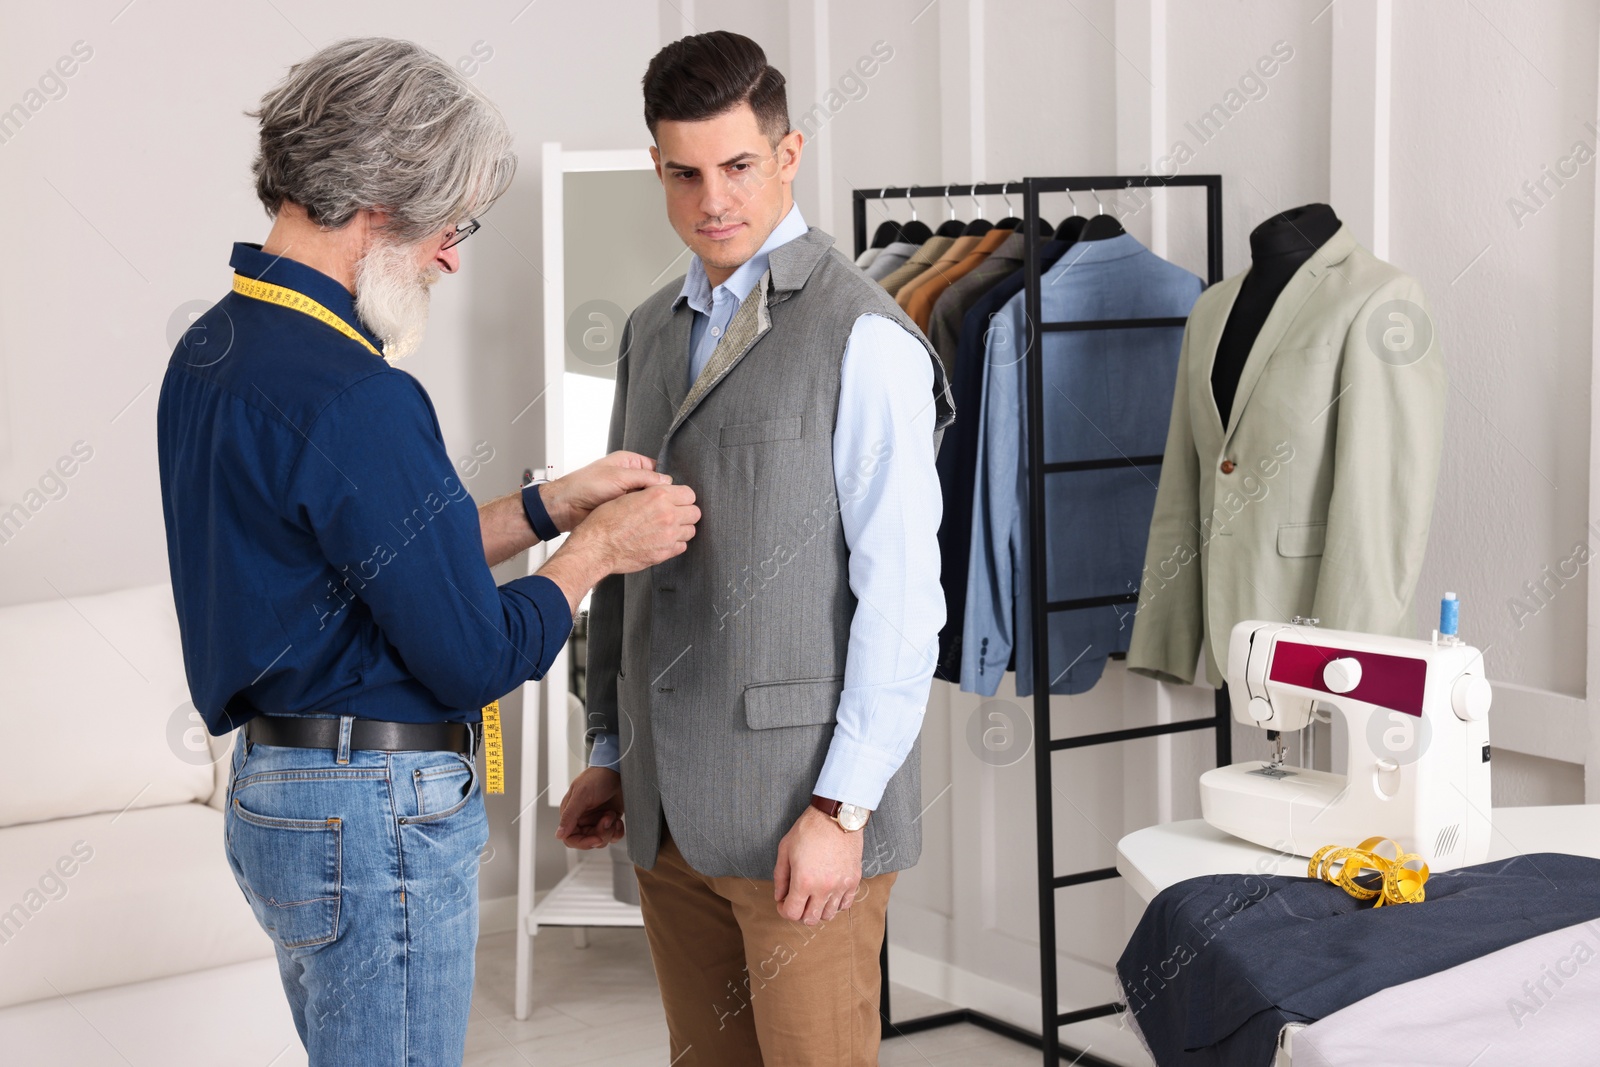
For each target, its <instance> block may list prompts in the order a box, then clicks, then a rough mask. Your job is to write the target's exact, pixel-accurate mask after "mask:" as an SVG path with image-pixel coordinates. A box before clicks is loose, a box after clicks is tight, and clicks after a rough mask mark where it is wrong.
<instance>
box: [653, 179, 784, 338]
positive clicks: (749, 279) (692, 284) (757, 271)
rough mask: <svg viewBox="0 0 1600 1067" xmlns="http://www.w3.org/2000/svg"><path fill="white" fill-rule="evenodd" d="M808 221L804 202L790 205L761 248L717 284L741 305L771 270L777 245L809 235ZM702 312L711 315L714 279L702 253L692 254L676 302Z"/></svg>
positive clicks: (675, 304)
mask: <svg viewBox="0 0 1600 1067" xmlns="http://www.w3.org/2000/svg"><path fill="white" fill-rule="evenodd" d="M806 231H807V226H806V220H805V218H804V217H802V216H801V214H800V205H799V204H795V205H794V206H792V207H791V208H789V213H788V214H787V215H785V216H784V217H783V221H782V222H780V223H778V225H777V226H776V227H775V228H774V229H773V231H772V232H771V233H769V234H768V235H767V239H766V240H765V241H764V242H762V244H761V247H760V248H758V249H756V254H755V255H753V256H751V257H750V258H749V259H747V260H745V261H744V262H743V263H741V264H739V266H738V268H737V269H735V270H734V272H733V273H732V274H730V275H728V280H727V281H725V282H723V283H722V284H721V285H719V286H717V288H718V289H726V290H727V291H728V292H729V293H730V294H732V296H733V297H734V299H735V300H737V301H739V302H740V303H741V304H742V303H744V298H745V297H747V296H749V295H750V290H751V289H754V288H755V286H756V282H758V281H760V280H761V276H762V275H763V274H765V273H766V272H767V258H768V257H769V256H771V255H772V251H773V249H775V248H781V247H782V246H783V245H786V244H788V243H789V242H790V241H793V240H794V239H795V238H797V237H804V236H805V235H806ZM686 300H687V301H688V302H689V306H690V307H691V308H693V309H694V310H696V311H698V312H700V314H702V315H709V314H711V279H710V278H708V277H706V268H705V264H703V263H701V262H700V257H699V256H691V257H689V272H688V273H687V274H685V275H684V277H683V289H682V291H680V292H679V293H678V299H677V300H674V301H673V302H672V306H673V307H674V308H676V307H677V306H678V305H679V304H681V303H683V302H684V301H686Z"/></svg>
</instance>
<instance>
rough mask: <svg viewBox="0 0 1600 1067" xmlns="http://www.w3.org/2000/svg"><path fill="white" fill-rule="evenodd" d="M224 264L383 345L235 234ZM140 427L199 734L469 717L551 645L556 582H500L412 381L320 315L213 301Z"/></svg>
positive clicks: (559, 629)
mask: <svg viewBox="0 0 1600 1067" xmlns="http://www.w3.org/2000/svg"><path fill="white" fill-rule="evenodd" d="M230 263H231V265H232V266H233V268H234V270H235V271H237V272H238V273H239V274H241V275H243V276H245V277H248V278H258V279H261V280H263V281H267V282H272V283H275V284H277V285H281V286H284V287H285V288H288V289H292V290H294V291H296V292H298V293H301V294H304V295H305V296H308V297H310V298H312V299H313V300H315V301H317V302H318V303H320V304H322V305H323V306H324V307H326V308H327V309H328V310H329V311H332V312H333V313H334V314H335V315H337V316H338V317H339V318H341V319H343V320H344V321H345V322H346V323H348V324H349V325H350V326H352V327H353V328H355V329H356V330H357V331H359V332H360V333H361V334H362V336H364V337H366V338H367V339H368V340H369V341H371V342H372V344H373V346H374V347H375V348H379V349H381V348H382V345H381V343H380V342H379V340H378V338H377V337H375V336H373V335H372V334H371V332H370V331H368V330H367V329H366V327H365V326H363V325H362V323H361V322H360V320H359V319H358V318H357V317H356V313H355V304H354V298H353V297H352V296H351V294H350V292H349V291H348V290H346V289H345V287H344V286H343V285H341V284H340V283H339V282H337V281H335V280H334V279H332V278H330V277H328V276H327V275H325V274H323V273H321V272H320V271H316V270H313V269H311V268H310V267H307V266H305V265H304V264H301V263H296V262H294V261H292V260H289V259H285V258H282V257H274V256H269V255H267V254H266V253H264V252H262V251H261V249H260V246H259V245H249V244H236V245H234V248H233V258H232V260H231V261H230ZM156 425H157V442H158V447H159V452H160V469H161V497H162V508H163V511H164V513H165V517H166V526H167V556H168V559H169V561H170V563H171V569H172V585H173V596H174V599H175V600H176V602H177V608H178V624H179V628H180V630H181V632H182V636H183V652H184V666H185V669H186V671H187V674H188V679H189V690H190V693H191V694H192V696H193V698H194V703H195V707H196V708H197V709H198V710H199V712H200V714H201V715H202V716H203V717H204V719H205V721H206V725H207V727H208V728H209V729H210V730H211V732H212V733H214V734H222V733H225V732H227V731H228V730H231V729H233V728H235V727H237V726H239V725H240V724H241V723H243V722H245V721H247V720H248V719H251V718H253V717H254V716H255V715H257V714H260V713H267V714H273V715H310V714H316V715H355V716H358V717H361V718H369V719H385V720H389V721H394V722H438V721H441V720H452V721H456V722H476V721H478V720H479V719H480V717H481V709H482V708H483V706H484V705H485V704H487V703H489V702H490V701H491V700H494V699H496V698H498V697H500V696H503V695H504V694H506V693H508V692H510V691H511V690H512V689H514V688H516V686H517V685H519V684H520V683H522V682H524V681H526V680H528V679H530V678H538V677H541V676H542V675H543V674H544V673H545V671H547V670H548V669H549V667H550V664H551V661H552V660H553V659H554V658H555V656H556V654H557V653H558V652H559V651H560V649H561V647H562V645H563V644H564V643H565V641H566V639H567V635H568V633H569V632H570V631H571V628H572V614H571V610H570V609H569V607H568V605H567V600H566V597H565V595H564V594H563V593H562V592H561V589H560V588H559V587H558V586H557V585H556V584H555V583H554V582H552V581H550V580H549V579H548V578H542V577H539V576H536V575H534V576H528V577H524V578H518V579H516V580H514V581H511V582H508V583H506V584H505V585H504V586H500V587H498V588H497V587H496V586H495V582H494V578H493V576H492V575H491V574H490V572H489V566H488V564H487V562H485V560H484V555H483V536H482V533H481V530H480V527H479V525H478V510H477V505H476V504H475V503H474V501H473V499H472V495H471V494H470V493H468V492H467V489H466V486H465V485H463V484H462V483H461V480H460V479H459V478H458V477H457V475H456V472H455V469H454V467H453V466H452V465H451V462H450V457H449V455H448V454H447V453H446V452H445V447H444V439H443V437H442V435H441V434H440V432H439V420H438V418H437V417H436V416H435V414H434V410H433V404H432V402H431V401H430V400H429V399H428V394H427V393H426V392H425V391H424V390H423V388H422V386H421V384H420V383H418V382H417V380H416V379H415V378H413V377H412V376H411V375H409V374H407V373H406V372H405V371H402V370H399V369H397V368H394V367H391V366H389V365H388V364H387V363H386V362H384V360H383V359H382V358H381V357H379V356H375V355H373V354H372V352H371V351H369V350H368V349H367V348H366V346H364V345H362V344H361V343H359V342H358V341H356V340H354V339H352V338H350V337H347V336H345V335H344V334H342V333H340V332H339V331H338V330H337V329H335V328H334V327H332V326H330V325H327V324H325V323H323V322H321V321H318V320H317V319H315V318H313V317H311V316H310V315H307V314H305V313H304V312H301V311H297V310H294V309H291V308H287V307H281V306H278V305H276V304H272V303H268V302H266V301H262V300H258V299H255V298H254V297H248V296H243V295H241V294H239V293H232V292H231V293H229V294H228V295H227V296H225V297H223V298H222V300H221V301H219V302H218V303H217V304H216V305H214V306H213V307H212V308H211V309H210V310H209V311H207V312H206V313H205V314H204V315H203V316H201V317H200V318H199V319H198V320H196V322H195V323H194V325H193V326H192V327H191V328H190V329H189V330H188V332H187V333H185V335H184V337H183V339H182V340H181V341H179V343H178V346H177V348H176V349H175V350H174V351H173V354H172V359H171V361H170V362H169V363H168V365H167V374H166V377H165V379H164V380H163V381H162V384H161V401H160V407H159V409H158V413H157V423H156Z"/></svg>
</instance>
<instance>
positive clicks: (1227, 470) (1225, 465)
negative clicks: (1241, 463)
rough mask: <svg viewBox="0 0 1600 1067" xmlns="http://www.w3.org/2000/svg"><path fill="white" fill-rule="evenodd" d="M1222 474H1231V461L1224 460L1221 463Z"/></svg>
mask: <svg viewBox="0 0 1600 1067" xmlns="http://www.w3.org/2000/svg"><path fill="white" fill-rule="evenodd" d="M1222 473H1223V474H1232V473H1233V460H1231V459H1225V460H1223V461H1222Z"/></svg>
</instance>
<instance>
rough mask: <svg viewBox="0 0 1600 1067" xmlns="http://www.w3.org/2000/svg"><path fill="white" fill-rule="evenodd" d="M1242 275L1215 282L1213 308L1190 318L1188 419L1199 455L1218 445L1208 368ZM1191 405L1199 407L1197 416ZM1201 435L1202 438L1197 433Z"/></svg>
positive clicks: (1219, 432)
mask: <svg viewBox="0 0 1600 1067" xmlns="http://www.w3.org/2000/svg"><path fill="white" fill-rule="evenodd" d="M1244 277H1245V276H1244V275H1243V274H1238V275H1235V276H1234V277H1232V278H1225V279H1223V280H1222V281H1220V282H1218V283H1217V285H1216V290H1217V294H1216V300H1215V301H1214V305H1215V310H1214V311H1212V313H1211V314H1210V315H1208V316H1205V317H1204V318H1203V319H1196V318H1191V319H1190V320H1189V321H1190V324H1191V327H1192V329H1193V334H1192V336H1191V337H1190V338H1189V375H1190V379H1189V403H1190V414H1191V422H1192V423H1193V427H1194V432H1195V434H1196V436H1197V440H1196V441H1195V444H1196V445H1197V446H1198V447H1199V449H1200V454H1201V455H1202V456H1210V455H1213V454H1214V453H1216V452H1217V451H1218V450H1219V449H1220V448H1221V447H1222V430H1223V426H1222V415H1221V414H1220V413H1219V412H1218V411H1217V397H1216V393H1215V392H1213V390H1212V388H1211V370H1212V368H1213V367H1214V366H1215V365H1216V362H1217V346H1218V345H1219V344H1221V343H1222V330H1223V327H1225V326H1226V325H1227V324H1228V316H1229V315H1231V314H1233V304H1234V301H1235V300H1237V299H1238V298H1239V289H1240V287H1241V286H1242V285H1243V284H1244ZM1195 408H1199V409H1200V410H1199V414H1198V416H1196V415H1195V411H1194V409H1195ZM1202 433H1203V434H1204V435H1205V436H1204V437H1199V436H1198V435H1200V434H1202Z"/></svg>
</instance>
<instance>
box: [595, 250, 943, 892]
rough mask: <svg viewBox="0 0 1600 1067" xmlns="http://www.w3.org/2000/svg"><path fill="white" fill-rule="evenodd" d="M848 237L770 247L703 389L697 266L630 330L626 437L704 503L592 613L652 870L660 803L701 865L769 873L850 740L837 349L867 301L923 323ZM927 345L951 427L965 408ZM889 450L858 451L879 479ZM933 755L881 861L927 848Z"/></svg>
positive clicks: (878, 864)
mask: <svg viewBox="0 0 1600 1067" xmlns="http://www.w3.org/2000/svg"><path fill="white" fill-rule="evenodd" d="M832 244H833V238H831V237H829V236H828V235H827V234H825V233H823V232H822V231H821V230H816V229H812V230H810V231H809V232H808V233H806V234H805V236H803V237H800V238H797V239H796V240H794V241H791V242H789V243H788V244H786V245H783V246H781V247H780V248H777V249H775V250H774V251H773V252H772V254H771V256H770V258H769V262H768V271H767V274H766V275H765V276H763V277H762V279H761V281H760V282H759V283H758V284H757V286H756V288H755V289H753V290H751V292H750V295H749V296H748V297H747V298H746V299H745V301H744V302H743V303H742V304H741V305H740V307H739V310H738V312H737V313H736V314H735V315H734V318H733V321H732V322H731V323H729V326H728V331H727V333H726V334H725V335H724V336H723V338H722V339H721V341H720V342H719V343H718V345H717V348H716V350H715V352H713V354H712V356H711V360H710V362H709V363H708V364H707V365H706V369H705V370H704V372H702V373H701V375H700V378H699V380H698V381H696V382H695V384H694V388H693V389H692V390H690V389H689V388H688V383H687V378H688V362H689V326H690V323H691V321H692V319H693V315H694V312H693V310H692V309H690V308H689V307H688V306H687V305H686V304H685V305H679V306H677V307H676V309H674V306H673V305H674V303H675V302H676V300H677V296H678V294H679V292H680V290H681V289H682V279H681V278H680V279H678V280H677V281H674V282H672V283H670V284H669V285H667V286H666V287H664V288H663V289H661V290H660V291H659V292H657V293H656V294H655V295H654V296H652V297H650V298H649V299H648V300H646V301H645V302H644V303H643V304H641V305H640V306H639V307H638V309H637V310H635V311H634V313H633V316H632V317H631V318H630V320H629V323H628V328H627V330H626V332H625V333H624V336H623V352H624V353H625V356H624V358H623V360H622V362H621V363H620V364H618V368H617V370H618V373H617V392H616V401H615V407H614V408H613V411H612V421H611V443H610V447H611V448H612V449H618V448H625V449H628V450H630V451H633V452H640V453H643V454H644V455H647V456H654V457H656V462H657V465H658V469H659V470H662V471H664V472H666V473H668V474H671V475H672V477H673V480H674V481H676V482H679V483H682V484H684V485H688V486H690V487H691V488H693V489H694V491H695V494H696V501H695V502H696V503H697V504H698V505H699V506H700V509H701V511H702V518H701V520H700V524H699V526H698V528H697V531H696V534H695V537H694V539H693V540H692V541H690V542H689V547H688V550H687V551H686V552H684V553H683V554H682V555H680V556H678V557H676V558H674V559H671V560H668V561H667V562H665V563H662V564H659V565H658V566H656V567H654V568H652V569H651V570H648V571H643V572H640V573H638V574H629V575H626V576H620V577H618V576H614V577H611V578H608V579H606V580H605V581H603V582H601V583H600V585H599V586H597V587H596V589H595V594H594V599H593V603H592V609H591V613H590V622H591V626H590V637H589V675H588V690H589V727H590V728H591V729H610V730H615V731H616V732H617V733H618V734H619V736H620V739H621V744H622V749H623V758H622V779H623V791H624V794H625V797H626V800H627V827H628V833H627V841H628V853H629V855H630V856H631V857H632V859H633V861H634V862H635V863H637V864H639V865H640V866H641V867H646V868H648V867H653V866H654V865H655V861H656V852H657V849H658V848H659V846H660V840H661V837H660V827H661V819H662V817H663V815H664V816H665V818H666V821H667V824H668V825H669V826H670V827H671V831H672V836H673V840H674V841H676V842H677V845H678V848H679V850H680V851H681V852H682V853H683V855H684V857H685V858H686V859H687V860H688V861H689V863H690V864H691V865H693V866H694V868H695V869H696V870H698V871H699V872H701V873H702V874H706V875H711V876H722V875H737V876H743V877H746V878H752V879H770V878H771V877H772V871H773V867H774V866H775V864H776V863H777V857H778V842H779V840H780V839H781V838H782V837H783V835H784V834H785V833H787V832H788V830H789V828H790V827H791V826H793V825H794V822H795V820H796V819H798V818H799V817H800V815H801V814H802V813H803V812H804V811H805V808H806V805H807V804H808V803H809V801H810V797H811V791H812V786H813V785H815V783H816V780H817V776H818V775H819V774H820V773H821V770H822V763H823V759H824V757H825V756H826V755H827V752H828V744H829V741H830V740H831V739H832V737H833V724H834V715H835V712H836V710H837V708H838V703H839V694H840V691H841V690H842V689H843V687H844V669H845V654H846V647H847V644H848V640H849V635H850V620H851V618H852V616H853V615H854V613H855V608H856V599H855V597H854V595H852V593H851V592H850V583H849V549H848V548H847V546H846V545H845V540H844V535H843V532H842V528H841V525H840V520H839V510H840V507H841V501H840V499H839V493H838V492H836V489H835V479H834V465H833V428H834V421H835V418H836V415H837V411H838V404H839V381H840V363H841V360H842V359H843V357H844V350H845V345H846V342H847V341H848V340H849V336H850V331H851V329H852V328H853V326H854V325H855V322H856V319H857V318H859V317H860V316H861V315H864V314H878V315H883V316H885V317H887V318H890V319H893V320H894V321H895V322H898V323H900V324H901V325H902V326H904V327H905V328H906V329H907V330H909V331H911V333H912V334H913V335H914V336H916V337H917V338H918V340H922V335H921V333H919V332H918V331H917V329H916V327H915V326H914V325H913V324H912V322H911V320H910V319H908V318H907V317H906V315H905V314H904V313H903V312H902V311H901V310H900V309H899V308H898V307H896V306H895V303H894V300H893V299H891V298H890V297H889V295H888V294H887V293H885V292H884V290H883V289H882V288H881V287H879V286H878V285H877V284H876V283H874V282H872V281H871V280H869V279H868V278H867V277H866V275H864V274H862V273H861V271H859V270H858V269H856V267H855V266H854V264H852V263H850V261H849V260H847V259H846V258H845V257H844V256H842V255H841V254H840V253H839V252H837V251H835V250H834V249H833V248H832ZM923 344H924V346H925V347H926V345H927V342H926V341H925V340H924V341H923ZM928 358H929V359H930V361H931V362H932V364H933V371H934V390H933V396H931V397H929V402H930V403H935V404H937V405H938V417H937V418H936V420H935V421H936V424H937V426H938V427H939V431H936V437H937V434H938V432H940V431H942V430H943V428H944V426H945V425H947V424H948V423H949V421H950V419H951V418H952V417H953V410H952V406H951V402H950V394H949V389H948V387H947V385H946V383H945V375H944V368H943V364H942V363H941V362H940V361H939V358H938V357H937V355H935V354H934V352H933V351H932V349H931V348H930V349H929V350H928ZM883 458H884V457H883V456H882V455H872V454H869V455H865V456H862V457H860V459H859V460H858V462H857V464H856V467H855V469H856V471H857V472H858V473H859V476H860V478H861V479H862V484H866V483H868V482H870V479H871V478H872V477H874V476H875V475H876V474H877V471H878V468H879V467H880V466H881V463H882V461H883ZM842 489H843V492H844V495H845V497H846V499H845V500H844V501H843V502H842V503H843V506H849V497H850V494H851V492H852V489H851V487H850V486H848V485H847V486H843V487H842ZM919 755H920V754H919V750H918V748H916V747H913V748H912V750H911V754H910V756H909V757H908V758H907V759H906V761H905V763H904V764H903V765H902V766H901V768H900V770H899V771H898V772H897V773H896V774H895V775H894V777H893V778H892V779H891V780H890V781H889V786H888V789H887V790H886V791H885V792H884V795H883V800H882V802H881V803H880V804H879V806H878V809H877V810H876V811H875V812H874V813H873V816H872V819H871V821H870V822H869V823H868V825H867V829H866V831H865V833H866V840H865V842H864V853H863V861H862V862H863V866H864V868H865V871H866V874H867V875H869V876H870V875H872V874H876V873H880V872H883V871H892V870H900V869H902V868H905V867H909V866H911V865H912V864H914V863H915V862H916V861H917V856H918V854H919V853H920V851H921V848H922V839H921V835H920V833H919V830H918V823H917V821H916V820H917V815H918V813H919V812H920V810H921V807H922V804H921V783H920V777H919V771H920V767H919Z"/></svg>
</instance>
